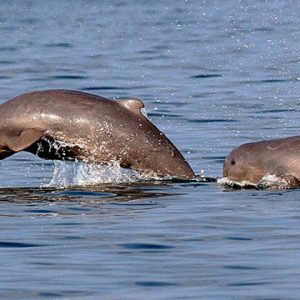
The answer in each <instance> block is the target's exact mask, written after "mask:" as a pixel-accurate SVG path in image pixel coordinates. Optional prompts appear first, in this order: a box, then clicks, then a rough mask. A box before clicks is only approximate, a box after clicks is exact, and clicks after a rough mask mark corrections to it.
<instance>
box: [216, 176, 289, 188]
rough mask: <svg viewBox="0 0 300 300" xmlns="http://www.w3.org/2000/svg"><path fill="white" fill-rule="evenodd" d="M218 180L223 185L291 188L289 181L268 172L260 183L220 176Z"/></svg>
mask: <svg viewBox="0 0 300 300" xmlns="http://www.w3.org/2000/svg"><path fill="white" fill-rule="evenodd" d="M217 182H218V183H219V184H221V185H223V186H228V187H232V188H256V189H265V188H272V189H286V188H289V186H290V185H289V182H288V181H287V180H286V179H284V178H280V177H277V176H276V175H272V174H268V175H266V176H264V177H263V178H262V179H261V180H260V181H259V182H258V184H254V183H252V182H249V181H246V180H243V181H233V180H231V179H229V178H228V177H223V178H219V179H218V180H217Z"/></svg>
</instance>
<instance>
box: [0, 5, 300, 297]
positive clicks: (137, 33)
mask: <svg viewBox="0 0 300 300" xmlns="http://www.w3.org/2000/svg"><path fill="white" fill-rule="evenodd" d="M299 28H300V10H299V3H297V1H292V0H278V1H262V0H261V1H259V0H257V1H234V0H227V1H196V0H194V1H190V0H186V1H171V0H166V1H151V0H147V1H146V0H144V1H143V0H141V1H122V0H120V1H117V0H116V1H106V0H104V1H83V0H82V1H80V0H78V1H75V0H74V1H72V0H69V1H68V0H65V1H46V0H42V1H30V0H25V1H4V0H3V1H1V3H0V101H6V100H8V99H9V98H12V97H14V96H16V95H18V94H21V93H23V92H28V91H32V90H38V89H52V88H68V89H77V90H81V91H86V92H90V93H95V94H98V95H102V96H105V97H108V98H124V97H125V98H126V97H137V98H140V99H142V100H143V101H144V102H145V104H146V111H147V113H148V116H149V118H150V119H151V120H152V121H153V122H154V123H155V124H156V125H157V126H158V127H159V128H160V129H161V130H162V131H164V132H165V133H166V134H167V135H168V136H169V138H170V139H171V140H172V141H173V142H174V143H175V144H176V145H177V147H178V148H179V149H180V150H181V151H182V153H183V154H184V155H185V157H186V158H187V160H188V161H189V162H190V164H191V165H192V167H193V168H194V170H195V171H196V173H198V174H200V173H203V174H204V175H206V176H212V177H221V176H222V163H223V160H224V158H225V156H226V155H227V154H228V152H229V151H230V150H231V149H232V148H233V147H235V146H237V145H239V144H241V143H244V142H249V141H256V140H259V139H263V138H274V137H283V136H290V135H296V134H299V127H300V119H299V111H300V106H299V104H300V99H299V95H300V73H299V69H300V68H299V67H300V58H299V53H300V49H299V45H300V30H299ZM66 109H67V108H66ZM0 117H1V116H0ZM0 169H1V172H0V179H1V181H0V187H1V188H0V201H1V202H0V264H1V272H0V298H1V299H149V300H150V299H172V300H173V299H251V300H252V299H253V300H254V299H255V300H258V299H268V300H271V299H299V297H300V283H299V282H300V252H299V247H300V243H299V230H300V229H299V228H300V204H299V203H300V202H298V201H299V200H300V191H299V190H286V191H271V190H238V191H232V190H231V191H230V190H225V189H224V187H223V186H221V185H219V184H218V183H213V182H211V183H205V182H202V183H201V182H199V183H192V182H186V183H180V182H177V183H175V182H151V181H150V182H131V183H128V182H127V183H126V182H125V183H118V182H112V183H106V184H104V183H102V184H101V183H99V184H97V185H94V186H92V187H84V186H83V185H81V186H80V185H79V186H73V187H72V186H71V187H69V188H62V187H61V183H63V182H64V178H67V177H71V179H72V178H73V177H74V176H75V175H76V174H77V173H78V172H79V173H80V166H76V165H72V164H71V165H64V164H54V163H52V162H51V161H43V160H40V159H38V158H36V157H35V156H33V155H30V154H26V153H25V154H24V153H21V154H18V155H15V156H12V157H11V158H9V159H6V160H3V161H1V164H0ZM74 172H75V173H76V172H77V173H76V174H75V173H74ZM74 174H75V175H74ZM77 175H78V174H77ZM77 175H76V176H77ZM72 176H73V177H72ZM87 176H89V175H87ZM94 177H95V176H94ZM119 181H122V180H119ZM49 183H51V184H50V185H49Z"/></svg>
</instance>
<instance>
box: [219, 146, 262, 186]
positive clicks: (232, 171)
mask: <svg viewBox="0 0 300 300" xmlns="http://www.w3.org/2000/svg"><path fill="white" fill-rule="evenodd" d="M264 175H265V172H264V169H263V166H262V163H261V158H260V155H259V152H258V151H257V149H256V148H255V147H254V145H253V144H251V143H248V144H244V145H241V146H239V147H238V148H236V149H234V150H233V151H231V152H230V154H229V155H228V156H227V157H226V159H225V161H224V165H223V176H224V177H227V178H229V179H230V180H233V181H237V182H240V181H247V182H249V183H253V184H257V183H258V182H259V181H260V180H261V179H262V177H263V176H264Z"/></svg>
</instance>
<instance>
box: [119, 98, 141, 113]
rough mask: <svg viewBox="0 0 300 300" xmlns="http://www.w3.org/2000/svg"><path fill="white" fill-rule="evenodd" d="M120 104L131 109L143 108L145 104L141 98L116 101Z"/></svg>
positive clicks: (138, 109)
mask: <svg viewBox="0 0 300 300" xmlns="http://www.w3.org/2000/svg"><path fill="white" fill-rule="evenodd" d="M118 102H119V103H120V104H121V105H122V106H124V107H125V108H127V109H129V110H131V111H134V112H136V111H140V109H142V108H144V107H145V105H144V103H143V101H142V100H140V99H135V98H132V99H122V100H119V101H118Z"/></svg>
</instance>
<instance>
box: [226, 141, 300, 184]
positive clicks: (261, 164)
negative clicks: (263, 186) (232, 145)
mask: <svg viewBox="0 0 300 300" xmlns="http://www.w3.org/2000/svg"><path fill="white" fill-rule="evenodd" d="M266 175H275V176H276V177H279V178H280V179H284V180H286V182H287V184H288V187H297V186H299V185H300V136H292V137H287V138H280V139H274V140H264V141H259V142H255V143H247V144H243V145H241V146H239V147H238V148H236V149H234V150H233V151H232V152H231V153H230V154H229V155H228V157H227V158H226V160H225V162H224V167H223V176H224V177H227V178H229V179H231V180H233V181H235V182H241V181H247V182H249V183H252V184H256V185H257V184H259V182H260V181H261V180H262V178H263V177H264V176H266Z"/></svg>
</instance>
